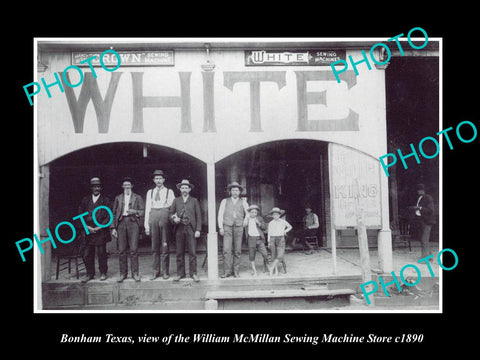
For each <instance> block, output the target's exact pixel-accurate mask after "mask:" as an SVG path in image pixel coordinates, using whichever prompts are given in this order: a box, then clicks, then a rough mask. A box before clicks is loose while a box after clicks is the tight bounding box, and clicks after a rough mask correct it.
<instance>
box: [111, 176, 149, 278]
mask: <svg viewBox="0 0 480 360" xmlns="http://www.w3.org/2000/svg"><path fill="white" fill-rule="evenodd" d="M132 187H133V181H132V178H130V177H125V178H123V180H122V188H123V194H120V195H117V196H116V197H115V202H114V204H113V223H112V226H111V227H112V236H114V237H118V250H119V255H118V260H119V263H120V278H119V279H118V280H117V281H118V282H122V281H123V280H125V279H126V278H127V274H128V259H127V245H128V247H129V248H130V261H131V269H132V278H133V279H134V280H135V281H137V282H138V281H140V276H139V273H138V254H137V248H138V237H139V234H140V224H141V223H142V218H143V216H144V214H145V206H144V204H143V200H142V197H141V196H140V195H137V194H135V193H134V192H133V191H132Z"/></svg>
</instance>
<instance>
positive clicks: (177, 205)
mask: <svg viewBox="0 0 480 360" xmlns="http://www.w3.org/2000/svg"><path fill="white" fill-rule="evenodd" d="M175 213H176V214H177V216H178V217H182V215H183V217H184V218H187V219H188V220H189V223H190V224H191V226H192V230H193V231H200V230H202V214H201V212H200V204H199V203H198V200H197V199H196V198H194V197H192V196H189V197H188V199H187V201H186V202H183V197H182V196H178V197H176V198H175V200H173V203H172V205H171V206H170V213H169V214H170V216H169V217H170V220H171V221H172V222H173V219H172V216H173V215H174V214H175ZM180 224H181V223H180Z"/></svg>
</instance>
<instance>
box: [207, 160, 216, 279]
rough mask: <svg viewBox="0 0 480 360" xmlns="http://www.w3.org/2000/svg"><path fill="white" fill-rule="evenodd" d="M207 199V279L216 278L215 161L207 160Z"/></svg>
mask: <svg viewBox="0 0 480 360" xmlns="http://www.w3.org/2000/svg"><path fill="white" fill-rule="evenodd" d="M207 199H208V235H207V256H208V280H217V279H218V235H217V217H216V212H217V209H216V204H217V202H216V200H215V162H214V161H213V160H211V161H208V162H207Z"/></svg>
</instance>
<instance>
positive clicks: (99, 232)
mask: <svg viewBox="0 0 480 360" xmlns="http://www.w3.org/2000/svg"><path fill="white" fill-rule="evenodd" d="M90 189H91V191H92V193H91V195H88V196H85V197H84V198H83V199H82V201H81V202H80V205H79V207H78V213H79V214H83V213H85V212H88V214H87V215H86V216H84V217H83V220H84V221H85V226H86V227H87V230H88V233H87V231H86V230H84V229H83V227H82V230H81V232H82V236H83V237H84V239H85V250H84V253H83V261H84V263H85V267H86V269H87V275H86V277H84V278H83V279H82V282H83V283H86V282H87V281H90V280H92V279H94V277H95V253H96V254H97V257H98V267H99V270H100V280H102V281H103V280H105V279H106V278H107V271H108V264H107V247H106V244H107V242H108V241H111V237H110V231H109V230H108V228H106V227H103V228H102V227H100V226H97V224H95V222H94V221H93V217H92V214H93V211H94V210H95V208H97V207H98V206H106V207H108V208H109V209H110V208H111V203H110V200H109V199H108V198H107V197H106V196H103V195H102V194H101V192H102V182H101V181H100V178H98V177H93V178H91V179H90ZM95 220H96V222H97V223H98V224H102V225H105V224H108V223H109V222H110V221H111V216H110V214H109V213H108V212H107V211H106V210H105V209H100V210H98V211H96V212H95Z"/></svg>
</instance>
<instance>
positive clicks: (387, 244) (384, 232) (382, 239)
mask: <svg viewBox="0 0 480 360" xmlns="http://www.w3.org/2000/svg"><path fill="white" fill-rule="evenodd" d="M379 58H380V61H381V62H385V61H386V57H385V51H384V49H383V48H381V50H380V56H379ZM388 64H389V62H386V63H385V64H382V65H378V64H375V67H376V68H377V70H385V69H386V68H387V66H388ZM382 85H383V89H382V90H383V91H384V90H385V72H382ZM379 96H383V99H384V100H385V101H386V95H385V93H383V94H379ZM384 121H385V125H386V122H387V119H386V114H385V120H384ZM386 143H387V131H386V128H385V150H387V145H386ZM378 166H379V171H378V173H379V174H380V194H381V207H382V228H381V229H380V230H379V231H378V238H377V241H378V266H379V268H380V270H381V271H382V272H384V273H390V272H391V271H392V270H393V258H392V256H393V255H392V232H391V230H390V214H389V205H388V197H389V193H388V178H387V177H386V176H385V174H384V173H383V171H382V169H381V165H380V163H379V164H378Z"/></svg>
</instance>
